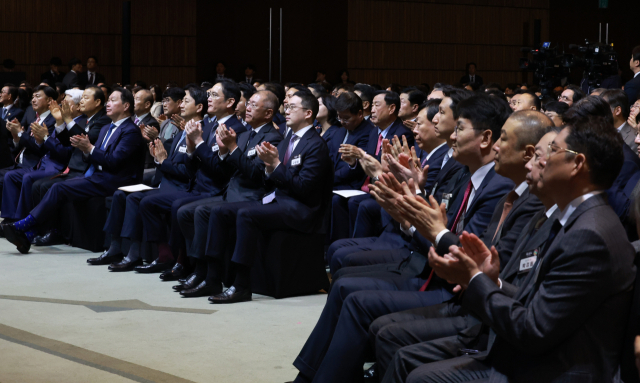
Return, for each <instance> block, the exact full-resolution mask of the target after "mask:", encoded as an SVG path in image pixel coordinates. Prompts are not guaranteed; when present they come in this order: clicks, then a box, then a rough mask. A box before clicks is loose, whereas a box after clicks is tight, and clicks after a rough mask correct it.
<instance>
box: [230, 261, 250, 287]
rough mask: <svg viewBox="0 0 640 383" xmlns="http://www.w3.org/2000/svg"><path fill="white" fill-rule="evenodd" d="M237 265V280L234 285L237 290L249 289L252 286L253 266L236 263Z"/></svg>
mask: <svg viewBox="0 0 640 383" xmlns="http://www.w3.org/2000/svg"><path fill="white" fill-rule="evenodd" d="M234 266H235V267H236V280H235V281H233V285H234V286H235V287H236V289H237V290H247V289H250V288H251V267H250V266H246V265H242V264H239V263H234Z"/></svg>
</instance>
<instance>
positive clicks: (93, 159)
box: [3, 88, 145, 253]
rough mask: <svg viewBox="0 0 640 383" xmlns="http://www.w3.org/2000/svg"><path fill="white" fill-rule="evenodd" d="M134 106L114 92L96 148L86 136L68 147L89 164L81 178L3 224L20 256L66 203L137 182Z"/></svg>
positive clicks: (139, 152) (139, 158) (140, 146)
mask: <svg viewBox="0 0 640 383" xmlns="http://www.w3.org/2000/svg"><path fill="white" fill-rule="evenodd" d="M133 102H134V101H133V95H132V94H131V92H129V91H127V90H125V89H123V88H117V89H116V90H114V92H113V93H111V96H110V97H109V101H108V102H107V115H108V116H109V117H110V118H111V121H112V123H111V125H106V126H104V127H103V128H102V130H101V131H100V136H99V138H98V140H97V142H96V145H95V146H94V145H92V144H91V142H90V141H89V138H88V137H87V136H85V135H76V136H73V137H71V145H72V146H73V147H75V148H77V149H78V150H80V151H81V152H82V153H83V154H84V157H85V160H86V161H88V162H89V163H90V166H89V168H88V169H87V171H86V172H85V175H84V177H78V178H74V179H71V180H68V181H66V182H60V183H57V184H55V185H53V186H52V187H51V189H49V191H48V192H47V194H46V195H45V196H44V198H43V199H42V201H40V203H39V204H38V206H36V207H35V208H34V209H33V210H31V213H30V214H29V215H28V216H27V217H26V218H24V219H22V220H20V221H18V222H15V223H11V224H3V229H4V233H5V236H6V237H7V240H9V242H11V243H13V244H14V245H16V247H17V248H18V250H19V251H20V252H21V253H27V252H28V251H29V249H30V247H31V240H32V239H33V238H34V235H35V234H34V230H35V229H37V228H38V226H40V225H43V224H44V223H46V222H47V220H49V219H50V218H51V217H52V215H53V214H54V213H56V212H57V210H58V209H59V208H60V207H61V206H62V205H63V204H64V203H65V202H69V201H74V202H75V201H82V200H87V199H89V198H91V197H106V196H109V195H112V194H113V193H114V192H115V191H116V190H117V189H118V188H119V187H121V186H126V185H131V184H134V183H139V182H140V180H141V178H142V167H143V166H142V164H143V159H144V152H143V150H145V146H144V140H143V138H142V134H141V133H140V129H139V128H138V127H137V126H136V125H135V124H134V123H133V121H131V115H132V113H133ZM52 125H53V124H52Z"/></svg>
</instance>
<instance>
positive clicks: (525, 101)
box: [510, 90, 541, 112]
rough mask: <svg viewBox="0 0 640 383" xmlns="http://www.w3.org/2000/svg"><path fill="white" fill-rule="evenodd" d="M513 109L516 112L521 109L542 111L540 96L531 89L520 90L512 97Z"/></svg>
mask: <svg viewBox="0 0 640 383" xmlns="http://www.w3.org/2000/svg"><path fill="white" fill-rule="evenodd" d="M510 105H511V109H512V110H513V111H514V112H518V111H520V110H537V111H540V108H541V105H540V98H538V96H536V95H535V94H534V93H533V92H531V91H523V90H519V91H517V92H516V94H514V95H513V97H511V103H510Z"/></svg>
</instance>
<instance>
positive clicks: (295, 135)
mask: <svg viewBox="0 0 640 383" xmlns="http://www.w3.org/2000/svg"><path fill="white" fill-rule="evenodd" d="M318 108H319V104H318V100H317V99H316V98H315V97H314V96H313V95H312V94H311V92H308V91H306V92H298V93H296V94H295V95H294V96H293V97H291V98H290V99H289V104H288V105H287V110H286V115H287V124H288V125H289V127H290V128H291V131H292V134H291V136H290V138H288V139H285V140H283V141H282V142H280V144H279V145H278V146H277V147H274V146H273V145H271V144H269V143H267V142H263V143H262V144H261V145H260V146H258V147H256V153H257V155H258V156H259V157H260V159H261V160H262V161H263V162H264V164H265V173H264V177H265V181H266V182H267V183H268V186H269V187H271V188H275V190H274V191H273V192H271V193H270V194H268V195H266V196H265V197H264V198H263V199H262V201H252V202H236V203H226V204H221V205H218V206H215V207H214V208H213V209H212V210H211V218H212V220H213V221H210V222H212V224H213V225H212V227H213V228H214V230H213V232H211V233H210V237H212V238H215V239H216V241H218V243H217V244H216V246H215V248H214V250H215V254H213V258H214V259H213V262H212V264H213V265H214V270H213V271H214V272H216V274H217V275H218V276H221V270H222V265H223V264H224V257H225V256H226V246H224V241H226V240H227V239H228V238H230V236H231V235H232V234H231V233H232V232H233V230H232V228H233V227H235V228H236V230H235V231H236V241H235V248H234V251H233V256H232V258H231V260H232V262H233V265H234V266H235V269H236V277H235V280H234V282H233V285H232V286H231V287H230V288H229V289H227V290H226V291H225V292H221V293H219V294H217V295H214V296H212V297H211V298H209V299H210V301H211V302H212V303H235V302H243V301H248V300H251V279H250V274H251V267H252V265H253V261H254V259H255V257H256V256H257V255H258V253H259V252H260V251H261V250H262V247H263V246H264V241H263V240H261V238H262V235H261V232H263V231H264V230H267V229H269V230H278V229H287V230H295V231H298V232H303V233H322V232H323V231H324V230H325V228H324V226H325V225H324V221H325V219H324V218H325V213H326V212H327V209H328V208H329V201H330V196H331V183H332V182H331V180H332V179H333V165H332V163H331V158H330V156H329V149H328V148H327V144H326V143H325V141H324V140H323V139H322V137H320V135H319V134H318V133H317V132H316V130H315V129H313V120H314V119H315V117H316V115H317V113H318ZM210 248H211V247H210ZM218 288H219V289H220V290H221V289H222V286H221V285H220V286H218Z"/></svg>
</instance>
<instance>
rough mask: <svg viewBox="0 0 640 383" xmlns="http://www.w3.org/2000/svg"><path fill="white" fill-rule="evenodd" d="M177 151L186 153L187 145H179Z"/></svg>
mask: <svg viewBox="0 0 640 383" xmlns="http://www.w3.org/2000/svg"><path fill="white" fill-rule="evenodd" d="M178 151H179V152H180V153H186V152H187V147H186V146H181V147H179V148H178Z"/></svg>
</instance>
